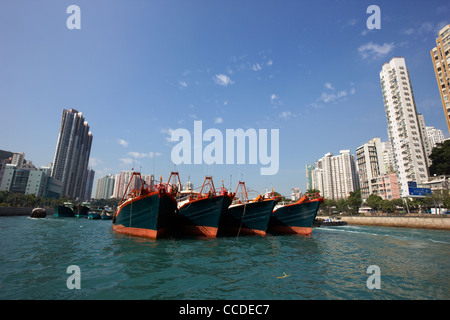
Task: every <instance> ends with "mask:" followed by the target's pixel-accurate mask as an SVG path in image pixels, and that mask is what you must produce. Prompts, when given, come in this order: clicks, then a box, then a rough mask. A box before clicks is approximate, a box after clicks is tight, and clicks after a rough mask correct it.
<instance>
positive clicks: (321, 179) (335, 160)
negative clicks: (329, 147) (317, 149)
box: [312, 150, 359, 200]
mask: <svg viewBox="0 0 450 320" xmlns="http://www.w3.org/2000/svg"><path fill="white" fill-rule="evenodd" d="M312 187H313V189H317V190H319V191H320V194H321V195H323V196H324V197H325V198H328V199H334V200H339V199H342V198H347V197H348V196H349V195H350V192H352V191H355V190H356V189H358V188H359V180H358V174H357V172H356V166H355V159H354V156H353V155H351V154H350V150H341V151H340V155H338V156H333V154H331V153H327V154H326V155H325V156H324V157H323V158H321V159H319V160H317V161H316V164H315V169H314V170H313V171H312Z"/></svg>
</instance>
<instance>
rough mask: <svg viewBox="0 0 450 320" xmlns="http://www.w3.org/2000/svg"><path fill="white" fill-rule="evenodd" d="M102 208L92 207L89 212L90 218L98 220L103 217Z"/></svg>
mask: <svg viewBox="0 0 450 320" xmlns="http://www.w3.org/2000/svg"><path fill="white" fill-rule="evenodd" d="M101 212H102V211H101V209H91V210H89V212H88V217H87V218H88V219H92V220H98V219H101V218H102V217H101Z"/></svg>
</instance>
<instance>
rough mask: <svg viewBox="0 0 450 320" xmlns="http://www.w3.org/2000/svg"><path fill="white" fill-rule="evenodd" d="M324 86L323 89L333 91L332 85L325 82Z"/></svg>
mask: <svg viewBox="0 0 450 320" xmlns="http://www.w3.org/2000/svg"><path fill="white" fill-rule="evenodd" d="M324 86H325V88H327V89H330V90H334V87H333V85H332V84H331V83H330V82H326V83H325V84H324Z"/></svg>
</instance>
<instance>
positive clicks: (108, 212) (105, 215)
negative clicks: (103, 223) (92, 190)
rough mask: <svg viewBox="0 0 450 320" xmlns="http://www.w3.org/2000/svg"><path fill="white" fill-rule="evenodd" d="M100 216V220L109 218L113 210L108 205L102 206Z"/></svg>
mask: <svg viewBox="0 0 450 320" xmlns="http://www.w3.org/2000/svg"><path fill="white" fill-rule="evenodd" d="M100 216H101V218H102V220H111V219H112V216H113V212H112V211H111V210H110V209H109V208H108V207H105V208H103V210H102V213H101V214H100Z"/></svg>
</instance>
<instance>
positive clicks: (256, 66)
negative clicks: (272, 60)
mask: <svg viewBox="0 0 450 320" xmlns="http://www.w3.org/2000/svg"><path fill="white" fill-rule="evenodd" d="M252 69H253V71H259V70H261V69H262V67H261V65H260V64H259V63H257V64H254V65H253V67H252Z"/></svg>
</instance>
